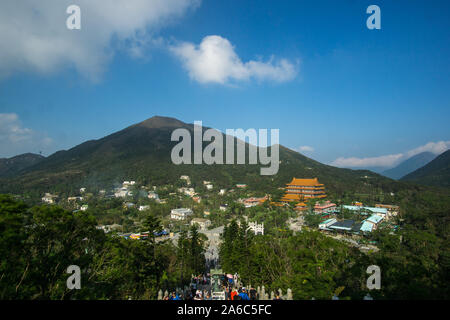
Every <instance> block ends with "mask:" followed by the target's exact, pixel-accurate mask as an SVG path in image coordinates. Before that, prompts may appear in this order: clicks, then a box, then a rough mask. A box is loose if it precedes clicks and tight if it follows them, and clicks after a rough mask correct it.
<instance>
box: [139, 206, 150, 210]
mask: <svg viewBox="0 0 450 320" xmlns="http://www.w3.org/2000/svg"><path fill="white" fill-rule="evenodd" d="M148 209H150V206H149V205H144V206H139V208H138V210H139V211H145V210H148Z"/></svg>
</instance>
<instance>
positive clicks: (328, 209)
mask: <svg viewBox="0 0 450 320" xmlns="http://www.w3.org/2000/svg"><path fill="white" fill-rule="evenodd" d="M335 211H336V204H335V203H332V202H330V201H323V202H316V204H315V206H314V213H316V214H324V213H333V212H335Z"/></svg>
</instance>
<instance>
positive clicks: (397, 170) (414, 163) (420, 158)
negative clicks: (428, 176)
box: [381, 152, 436, 180]
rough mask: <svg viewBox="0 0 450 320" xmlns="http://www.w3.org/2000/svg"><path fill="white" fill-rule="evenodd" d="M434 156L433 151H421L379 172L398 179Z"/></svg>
mask: <svg viewBox="0 0 450 320" xmlns="http://www.w3.org/2000/svg"><path fill="white" fill-rule="evenodd" d="M434 158H436V155H434V154H433V153H431V152H422V153H419V154H416V155H415V156H412V157H411V158H409V159H406V160H405V161H403V162H401V163H400V164H399V165H398V166H396V167H394V168H392V169H389V170H386V171H383V172H381V174H382V175H384V176H386V177H389V178H392V179H396V180H398V179H400V178H401V177H403V176H405V175H407V174H408V173H411V172H413V171H415V170H417V169H419V168H421V167H423V166H424V165H426V164H427V163H428V162H430V161H431V160H433V159H434Z"/></svg>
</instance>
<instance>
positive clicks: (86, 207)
mask: <svg viewBox="0 0 450 320" xmlns="http://www.w3.org/2000/svg"><path fill="white" fill-rule="evenodd" d="M88 208H89V206H88V205H87V204H84V205H82V206H81V208H80V210H81V211H86V210H87V209H88Z"/></svg>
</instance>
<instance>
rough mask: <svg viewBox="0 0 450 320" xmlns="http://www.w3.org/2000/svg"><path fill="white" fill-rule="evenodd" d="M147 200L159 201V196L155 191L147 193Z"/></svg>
mask: <svg viewBox="0 0 450 320" xmlns="http://www.w3.org/2000/svg"><path fill="white" fill-rule="evenodd" d="M147 198H149V199H154V200H159V195H158V194H157V193H156V192H155V191H149V192H148V196H147Z"/></svg>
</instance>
